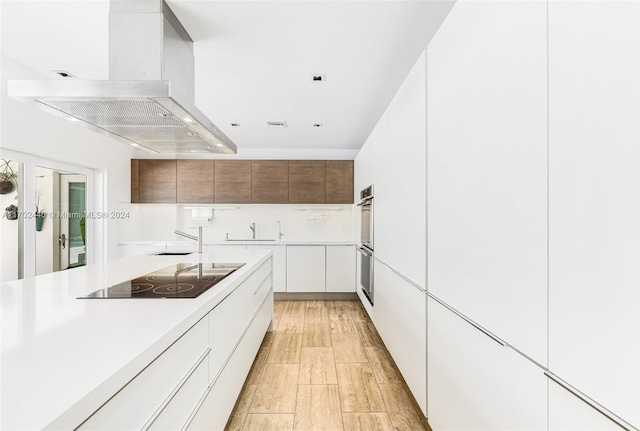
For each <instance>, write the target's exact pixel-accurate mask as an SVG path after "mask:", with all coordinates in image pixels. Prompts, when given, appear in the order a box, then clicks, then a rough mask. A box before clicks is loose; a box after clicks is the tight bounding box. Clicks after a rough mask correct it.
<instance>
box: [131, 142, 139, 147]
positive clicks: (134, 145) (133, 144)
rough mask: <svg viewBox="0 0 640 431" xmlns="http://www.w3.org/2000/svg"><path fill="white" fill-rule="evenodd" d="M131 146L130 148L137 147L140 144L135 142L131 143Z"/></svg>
mask: <svg viewBox="0 0 640 431" xmlns="http://www.w3.org/2000/svg"><path fill="white" fill-rule="evenodd" d="M131 146H132V147H139V146H140V144H136V143H135V142H133V143H131Z"/></svg>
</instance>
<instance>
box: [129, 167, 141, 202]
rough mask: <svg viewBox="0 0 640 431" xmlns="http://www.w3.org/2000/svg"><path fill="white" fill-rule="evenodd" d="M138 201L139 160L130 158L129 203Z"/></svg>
mask: <svg viewBox="0 0 640 431" xmlns="http://www.w3.org/2000/svg"><path fill="white" fill-rule="evenodd" d="M138 202H140V160H137V159H132V160H131V203H132V204H137V203H138Z"/></svg>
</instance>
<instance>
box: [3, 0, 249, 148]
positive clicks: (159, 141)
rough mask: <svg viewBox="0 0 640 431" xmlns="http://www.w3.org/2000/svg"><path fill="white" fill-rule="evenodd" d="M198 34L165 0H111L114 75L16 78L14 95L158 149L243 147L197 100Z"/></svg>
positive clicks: (138, 144) (10, 93)
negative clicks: (194, 36) (194, 34)
mask: <svg viewBox="0 0 640 431" xmlns="http://www.w3.org/2000/svg"><path fill="white" fill-rule="evenodd" d="M194 69H195V67H194V55H193V41H192V40H191V38H190V37H189V35H188V33H187V32H186V30H185V29H184V27H182V25H181V24H180V22H179V21H178V19H177V18H176V16H175V15H174V14H173V12H172V11H171V9H170V8H169V6H168V5H167V4H166V3H165V2H164V1H163V0H111V2H110V13H109V80H108V81H106V80H79V79H73V78H64V79H56V80H28V81H26V80H9V81H7V95H8V96H10V97H12V98H15V99H18V100H22V101H25V102H28V103H33V104H35V105H36V106H38V107H39V108H42V109H45V110H46V111H48V112H51V113H53V114H55V115H57V116H60V117H63V118H66V119H69V120H72V121H76V123H77V124H79V125H82V126H84V127H87V128H89V129H91V130H94V131H96V132H98V133H101V134H104V135H106V136H109V137H111V138H114V139H117V140H119V141H122V142H124V143H127V144H130V145H134V146H136V147H138V148H140V149H143V150H146V151H149V152H152V153H170V154H185V153H189V154H193V153H206V154H212V153H213V154H220V153H222V154H235V153H236V152H237V147H236V145H235V144H234V143H233V142H232V141H231V140H230V139H229V138H228V137H227V136H226V135H225V134H224V133H223V132H222V131H221V130H220V129H218V128H217V127H216V126H215V125H214V124H213V122H212V121H211V120H209V119H208V118H207V116H206V115H204V114H203V113H202V112H201V111H200V110H199V109H198V108H197V107H196V106H195V104H194V103H193V100H194V96H195V92H194V82H195V77H194V76H195V74H194Z"/></svg>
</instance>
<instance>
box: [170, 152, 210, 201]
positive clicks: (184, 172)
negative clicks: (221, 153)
mask: <svg viewBox="0 0 640 431" xmlns="http://www.w3.org/2000/svg"><path fill="white" fill-rule="evenodd" d="M176 171H177V174H176V179H177V183H176V188H177V202H178V203H187V204H190V203H193V204H209V203H213V202H214V199H213V196H214V194H213V193H214V161H213V160H177V166H176Z"/></svg>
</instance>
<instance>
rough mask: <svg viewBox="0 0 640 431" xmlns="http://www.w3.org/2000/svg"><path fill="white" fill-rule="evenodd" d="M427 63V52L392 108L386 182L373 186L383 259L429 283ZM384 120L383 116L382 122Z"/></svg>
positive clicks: (378, 246)
mask: <svg viewBox="0 0 640 431" xmlns="http://www.w3.org/2000/svg"><path fill="white" fill-rule="evenodd" d="M425 73H426V67H425V54H424V53H423V54H422V55H421V56H420V58H419V59H418V61H417V62H416V63H415V65H414V66H413V68H412V69H411V71H410V72H409V74H408V76H407V78H406V79H405V81H404V82H403V83H402V85H401V87H400V89H399V90H398V92H397V94H396V95H395V97H394V98H393V100H392V101H391V104H390V105H389V108H387V113H388V114H387V115H388V123H389V126H388V128H389V149H388V153H387V157H386V159H385V164H386V168H387V170H388V176H387V184H386V185H384V184H383V187H382V188H381V187H378V184H377V183H376V187H375V189H374V196H375V197H374V228H375V246H374V249H375V252H376V256H377V257H378V259H380V260H382V261H383V262H385V263H386V264H387V265H389V266H391V267H392V268H394V269H395V270H396V271H398V272H399V273H401V274H402V275H403V276H405V277H407V278H408V279H410V280H411V281H412V282H413V283H415V284H417V285H419V286H420V287H421V288H423V289H424V288H425V287H426V271H425V264H424V263H425V261H426V223H427V220H426V210H427V208H426V200H427V196H426V188H427V178H426V169H425V166H426V163H427V145H426V139H427V137H426V132H427V125H426V121H427V114H426V88H425V87H426V76H425ZM381 121H382V120H381Z"/></svg>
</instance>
